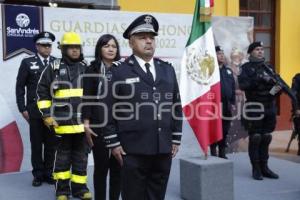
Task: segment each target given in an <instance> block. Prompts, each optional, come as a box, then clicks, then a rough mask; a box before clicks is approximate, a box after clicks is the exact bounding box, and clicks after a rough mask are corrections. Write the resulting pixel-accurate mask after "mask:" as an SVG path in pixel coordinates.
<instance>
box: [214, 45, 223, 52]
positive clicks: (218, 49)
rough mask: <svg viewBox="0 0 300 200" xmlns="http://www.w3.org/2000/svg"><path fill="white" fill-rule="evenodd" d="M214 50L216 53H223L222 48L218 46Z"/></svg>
mask: <svg viewBox="0 0 300 200" xmlns="http://www.w3.org/2000/svg"><path fill="white" fill-rule="evenodd" d="M215 49H216V52H218V51H223V49H222V47H220V46H216V47H215Z"/></svg>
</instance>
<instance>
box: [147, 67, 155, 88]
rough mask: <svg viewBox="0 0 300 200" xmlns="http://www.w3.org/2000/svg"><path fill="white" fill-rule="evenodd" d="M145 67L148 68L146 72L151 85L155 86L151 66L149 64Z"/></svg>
mask: <svg viewBox="0 0 300 200" xmlns="http://www.w3.org/2000/svg"><path fill="white" fill-rule="evenodd" d="M145 67H146V71H147V73H146V74H147V77H148V79H149V80H150V81H151V83H152V84H153V83H154V78H153V75H152V73H151V71H150V64H149V63H145Z"/></svg>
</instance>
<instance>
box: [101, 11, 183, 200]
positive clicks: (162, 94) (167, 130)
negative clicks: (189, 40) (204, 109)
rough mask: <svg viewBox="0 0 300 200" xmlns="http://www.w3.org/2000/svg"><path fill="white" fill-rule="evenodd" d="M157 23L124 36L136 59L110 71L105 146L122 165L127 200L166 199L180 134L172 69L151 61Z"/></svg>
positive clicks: (143, 20) (148, 19)
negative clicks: (110, 109) (109, 116)
mask: <svg viewBox="0 0 300 200" xmlns="http://www.w3.org/2000/svg"><path fill="white" fill-rule="evenodd" d="M158 27H159V25H158V22H157V20H156V19H155V18H154V17H153V16H151V15H142V16H140V17H138V18H137V19H135V20H134V21H133V22H132V23H131V24H130V25H129V26H128V28H127V29H126V30H125V32H124V34H123V37H124V38H125V39H128V40H129V45H130V47H131V48H132V51H133V55H131V56H130V57H129V58H127V59H126V60H125V61H124V62H122V63H120V64H119V65H118V66H117V67H114V68H113V69H112V79H113V83H114V85H113V98H112V99H111V100H110V101H109V102H114V104H113V118H112V120H110V121H109V123H108V126H106V128H107V131H106V134H105V137H104V139H105V140H106V146H107V147H108V148H111V149H112V154H113V155H114V156H115V157H116V158H117V160H118V161H119V162H120V164H121V165H122V169H121V174H122V176H121V177H122V178H121V193H122V199H123V200H140V199H148V200H163V199H164V197H165V193H166V188H167V183H168V179H169V173H170V168H171V163H172V157H174V156H175V155H176V153H177V151H178V148H179V145H180V140H181V131H182V120H181V116H182V108H181V101H180V95H179V89H178V84H177V80H176V75H175V71H174V69H173V67H172V65H171V64H169V63H167V62H164V61H162V60H160V59H156V58H153V55H154V51H155V36H156V35H157V34H158Z"/></svg>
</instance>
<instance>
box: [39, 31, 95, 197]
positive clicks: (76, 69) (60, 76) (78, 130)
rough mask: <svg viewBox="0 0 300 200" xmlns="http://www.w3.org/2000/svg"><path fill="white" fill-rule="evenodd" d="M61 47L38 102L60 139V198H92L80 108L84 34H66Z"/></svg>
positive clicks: (45, 76) (44, 77)
mask: <svg viewBox="0 0 300 200" xmlns="http://www.w3.org/2000/svg"><path fill="white" fill-rule="evenodd" d="M60 48H61V53H62V59H56V60H55V61H54V62H53V63H51V64H50V65H49V66H48V67H47V68H45V70H44V71H43V73H42V75H41V78H40V80H39V83H38V88H37V95H38V102H37V104H38V108H39V109H40V111H41V112H42V115H43V119H44V123H45V124H46V125H47V126H48V127H49V128H51V129H53V130H54V132H55V134H56V136H57V137H58V138H59V140H60V142H59V145H58V148H57V151H56V154H55V161H54V162H55V163H54V172H53V177H54V179H55V180H56V184H55V188H56V199H57V200H68V199H69V195H71V194H72V195H73V197H76V198H79V199H92V194H91V193H90V192H89V190H88V188H87V185H86V183H87V160H88V152H89V147H88V144H87V141H86V137H85V134H84V126H83V123H82V121H81V111H80V110H79V109H78V108H79V105H80V103H81V102H82V95H83V89H82V82H81V79H82V77H81V75H82V74H83V73H84V71H85V68H86V64H85V62H84V60H83V54H82V43H81V38H80V36H79V35H78V34H77V33H74V32H67V33H65V34H64V35H63V37H62V39H61V42H60ZM70 181H71V184H70ZM70 186H71V188H70Z"/></svg>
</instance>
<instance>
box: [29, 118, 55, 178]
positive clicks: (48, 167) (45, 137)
mask: <svg viewBox="0 0 300 200" xmlns="http://www.w3.org/2000/svg"><path fill="white" fill-rule="evenodd" d="M29 129H30V143H31V164H32V174H33V176H34V177H36V178H38V179H39V180H44V179H48V178H51V177H52V171H53V162H54V153H55V146H56V141H55V139H56V138H55V135H54V133H52V132H51V131H50V129H49V128H48V127H46V126H45V125H44V122H43V120H42V119H41V118H30V120H29Z"/></svg>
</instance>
